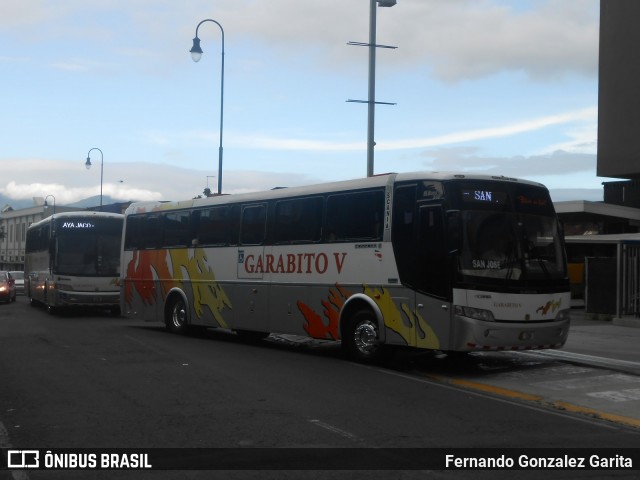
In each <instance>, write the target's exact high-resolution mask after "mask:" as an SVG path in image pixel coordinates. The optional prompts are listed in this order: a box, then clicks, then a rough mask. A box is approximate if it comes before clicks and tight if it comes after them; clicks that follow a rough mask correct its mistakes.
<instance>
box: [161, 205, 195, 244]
mask: <svg viewBox="0 0 640 480" xmlns="http://www.w3.org/2000/svg"><path fill="white" fill-rule="evenodd" d="M189 223H190V222H189V211H188V210H182V211H178V212H169V213H165V214H164V246H166V247H173V246H186V245H191V240H192V238H190V237H191V235H190V231H189Z"/></svg>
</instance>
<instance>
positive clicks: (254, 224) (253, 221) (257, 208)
mask: <svg viewBox="0 0 640 480" xmlns="http://www.w3.org/2000/svg"><path fill="white" fill-rule="evenodd" d="M266 220H267V208H266V205H264V204H262V205H247V206H245V207H244V208H243V209H242V223H241V228H240V243H241V244H242V245H260V244H262V243H263V242H264V237H265V231H266V229H265V227H266Z"/></svg>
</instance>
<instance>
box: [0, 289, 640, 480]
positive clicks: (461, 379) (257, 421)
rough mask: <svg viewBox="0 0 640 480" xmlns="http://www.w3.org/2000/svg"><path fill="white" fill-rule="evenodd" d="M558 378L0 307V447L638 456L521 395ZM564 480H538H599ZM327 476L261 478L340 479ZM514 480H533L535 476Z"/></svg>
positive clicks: (515, 364) (497, 365)
mask: <svg viewBox="0 0 640 480" xmlns="http://www.w3.org/2000/svg"><path fill="white" fill-rule="evenodd" d="M558 368H560V371H558V370H557V369H558ZM563 368H564V369H566V370H565V371H564V372H562V369H563ZM571 368H573V369H575V368H576V367H575V364H573V363H571V362H567V361H565V360H563V359H557V358H552V359H546V358H544V357H543V356H538V357H535V358H534V359H532V358H531V357H526V356H511V355H504V356H500V355H493V356H490V357H483V356H477V357H472V358H471V359H465V360H456V361H454V360H452V359H447V358H446V357H443V356H442V355H413V354H405V353H401V354H400V355H398V356H396V357H395V358H394V359H393V360H391V361H389V363H388V364H385V365H380V366H363V365H359V364H355V363H351V362H348V361H346V360H344V359H343V358H342V356H341V354H340V351H339V349H337V348H336V347H334V346H331V345H325V344H322V343H318V342H304V341H303V342H299V341H293V340H291V339H288V338H286V337H276V338H272V339H270V340H268V341H266V342H261V343H260V344H248V343H246V342H242V341H240V340H239V339H238V338H237V337H236V336H234V335H232V334H229V333H225V332H222V333H218V332H213V331H211V330H209V331H207V332H206V333H204V334H202V335H198V336H177V335H173V334H170V333H167V332H165V330H164V328H162V325H161V324H141V323H136V322H132V321H130V320H128V319H126V318H122V317H113V316H110V315H109V314H107V313H96V312H79V313H75V314H70V315H57V316H51V315H49V314H47V313H46V312H45V311H44V310H43V309H39V308H34V307H31V306H29V305H28V304H27V301H26V299H25V298H24V297H20V298H19V299H18V302H17V303H15V304H10V305H0V448H1V447H4V448H8V447H13V448H86V447H90V448H105V449H106V448H113V447H123V448H176V447H179V448H182V447H189V448H217V447H232V448H246V447H252V448H265V447H266V448H271V447H278V448H300V447H304V448H312V449H313V448H336V447H338V448H372V447H394V448H396V447H398V448H400V447H401V448H405V447H406V448H454V447H455V448H494V449H498V451H499V449H505V448H519V447H522V448H540V447H545V448H552V449H556V448H568V447H577V448H602V447H608V448H613V449H617V448H637V447H638V446H640V430H639V429H638V428H635V427H634V426H633V425H630V424H629V423H625V422H616V421H615V419H613V421H612V418H600V417H598V416H597V415H592V414H589V412H586V414H585V411H572V410H571V409H563V408H558V405H557V404H555V405H554V404H550V403H547V402H545V401H544V400H542V401H540V400H539V399H538V400H536V399H532V398H530V396H529V395H532V394H530V393H528V392H527V391H526V390H527V388H526V385H530V386H531V385H533V387H531V388H534V390H535V389H536V388H538V387H536V386H535V385H536V383H538V384H539V383H541V380H540V375H541V372H545V373H544V374H543V375H548V374H550V372H551V370H549V369H556V370H555V371H556V373H557V374H558V375H559V377H558V379H559V381H562V378H564V377H563V376H564V375H567V374H569V369H571ZM585 368H587V367H585ZM594 371H597V372H602V371H603V370H602V369H601V368H600V367H598V369H597V370H594ZM607 372H609V373H608V374H611V375H617V374H620V372H618V371H615V370H611V371H607ZM582 374H585V373H584V372H582ZM591 375H594V374H593V372H592V373H591ZM628 375H631V374H628ZM505 378H507V379H508V382H507V384H506V385H500V382H501V381H502V380H504V379H505ZM638 378H640V377H638ZM501 379H502V380H501ZM551 379H552V378H551V377H549V376H546V377H545V378H544V380H551ZM554 379H555V378H554ZM522 385H525V387H522V388H521V386H522ZM482 386H487V388H483V387H482ZM513 392H515V394H512V393H513ZM571 393H572V394H575V393H576V392H575V391H573V392H571ZM621 416H622V415H621ZM637 472H638V470H636V471H635V472H631V473H630V472H621V473H619V474H616V475H619V476H616V478H636V477H637ZM3 473H4V474H5V476H6V478H10V479H13V480H15V479H18V478H20V479H39V478H47V479H48V478H267V476H266V472H235V471H232V472H225V473H224V475H222V474H221V473H220V472H206V473H197V472H188V473H182V474H181V475H182V476H178V475H176V472H160V471H154V472H134V473H125V472H118V473H117V474H116V473H114V472H91V476H89V475H87V473H88V472H45V471H29V472H26V473H25V472H22V471H19V472H12V473H10V472H6V471H5V472H0V479H2V480H4V477H3V476H2V475H3ZM61 473H64V475H60V474H61ZM272 473H273V472H272ZM342 473H344V472H342ZM485 473H486V474H487V476H486V477H484V476H483V475H484V474H485ZM502 473H504V474H505V476H504V477H496V475H495V474H493V473H492V474H489V473H488V472H480V473H478V472H472V471H468V470H467V471H458V472H440V471H438V472H426V473H425V472H410V471H409V472H395V474H393V475H391V474H390V473H389V472H368V473H367V476H366V477H363V478H508V476H507V474H506V472H502ZM513 473H514V472H511V474H510V475H509V476H513ZM554 473H559V472H554ZM580 473H581V474H580V476H579V477H577V476H576V477H574V476H572V472H562V474H561V476H559V477H553V478H585V477H587V478H589V477H590V478H608V475H603V474H602V472H597V471H592V470H589V471H584V472H580ZM56 474H57V476H56ZM339 474H340V472H337V473H336V472H306V473H304V474H301V472H278V473H277V475H275V474H274V476H273V477H269V478H301V477H304V478H354V477H353V476H352V475H353V472H350V474H349V476H338V475H339ZM527 474H531V476H530V477H528V476H526V475H527ZM608 474H609V472H608ZM198 475H201V476H198ZM517 475H518V477H519V478H539V477H540V472H537V473H536V474H533V473H532V472H523V473H517ZM611 475H613V474H611ZM545 476H549V475H547V474H546V473H545ZM612 478H613V477H612Z"/></svg>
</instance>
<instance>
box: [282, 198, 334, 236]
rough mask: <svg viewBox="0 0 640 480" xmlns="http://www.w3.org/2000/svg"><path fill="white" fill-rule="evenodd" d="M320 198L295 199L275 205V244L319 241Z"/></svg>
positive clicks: (321, 201)
mask: <svg viewBox="0 0 640 480" xmlns="http://www.w3.org/2000/svg"><path fill="white" fill-rule="evenodd" d="M322 206H323V200H322V198H321V197H314V198H296V199H293V200H282V201H279V202H277V203H276V207H275V220H274V239H275V242H276V243H304V242H317V241H319V240H320V234H321V231H322Z"/></svg>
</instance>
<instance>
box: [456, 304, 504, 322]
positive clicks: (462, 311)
mask: <svg viewBox="0 0 640 480" xmlns="http://www.w3.org/2000/svg"><path fill="white" fill-rule="evenodd" d="M454 311H455V313H456V315H460V316H462V317H469V318H475V319H476V320H482V321H483V322H495V321H496V320H495V318H493V313H491V311H490V310H484V309H482V308H474V307H462V306H460V305H456V306H455V307H454Z"/></svg>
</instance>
